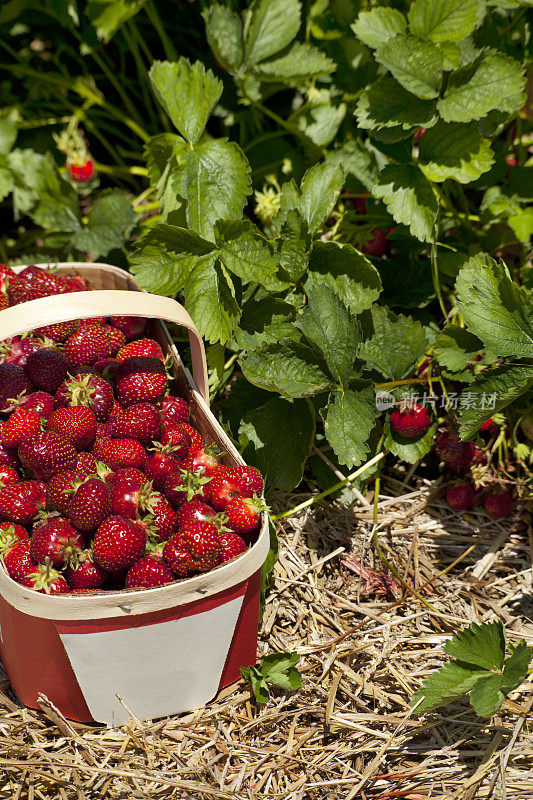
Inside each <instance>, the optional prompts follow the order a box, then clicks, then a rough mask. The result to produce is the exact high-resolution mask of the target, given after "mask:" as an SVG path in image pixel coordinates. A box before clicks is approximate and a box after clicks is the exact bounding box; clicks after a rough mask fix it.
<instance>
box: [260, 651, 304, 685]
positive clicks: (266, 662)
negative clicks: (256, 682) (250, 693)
mask: <svg viewBox="0 0 533 800" xmlns="http://www.w3.org/2000/svg"><path fill="white" fill-rule="evenodd" d="M299 660H300V656H299V655H298V653H295V652H292V653H271V654H269V655H267V656H264V657H263V659H262V660H261V674H262V675H263V677H264V678H265V680H266V681H268V683H273V684H274V685H275V686H279V687H281V688H282V689H299V688H300V686H301V685H302V676H301V675H300V672H299V671H298V670H297V669H296V667H295V664H297V663H298V661H299Z"/></svg>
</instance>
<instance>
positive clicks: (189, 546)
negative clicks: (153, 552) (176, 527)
mask: <svg viewBox="0 0 533 800" xmlns="http://www.w3.org/2000/svg"><path fill="white" fill-rule="evenodd" d="M179 537H180V539H181V541H182V542H183V544H184V546H185V549H186V550H187V551H188V552H189V553H190V555H191V556H192V558H193V560H194V563H195V566H196V569H197V570H199V571H200V572H207V570H210V569H212V568H213V567H216V566H217V564H220V562H221V561H222V544H221V542H220V536H219V533H218V529H217V527H216V525H213V523H212V522H190V523H188V524H186V525H182V526H181V528H180V531H179ZM171 541H172V540H171ZM164 553H165V551H164V550H163V557H164ZM167 563H168V562H167ZM169 566H170V568H171V569H172V566H171V565H170V564H169Z"/></svg>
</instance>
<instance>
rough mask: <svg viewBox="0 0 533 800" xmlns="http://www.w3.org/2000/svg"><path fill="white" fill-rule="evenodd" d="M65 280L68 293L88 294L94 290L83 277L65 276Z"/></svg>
mask: <svg viewBox="0 0 533 800" xmlns="http://www.w3.org/2000/svg"><path fill="white" fill-rule="evenodd" d="M63 280H64V281H65V283H66V285H67V292H86V291H88V290H89V289H92V288H93V287H92V286H91V284H90V283H89V281H88V280H86V278H82V276H81V275H64V276H63Z"/></svg>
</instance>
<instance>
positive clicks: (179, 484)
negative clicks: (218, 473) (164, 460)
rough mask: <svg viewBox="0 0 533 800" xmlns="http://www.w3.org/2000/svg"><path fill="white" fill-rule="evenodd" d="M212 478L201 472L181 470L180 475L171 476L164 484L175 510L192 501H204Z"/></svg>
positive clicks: (166, 493) (164, 489) (165, 491)
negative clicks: (207, 486)
mask: <svg viewBox="0 0 533 800" xmlns="http://www.w3.org/2000/svg"><path fill="white" fill-rule="evenodd" d="M210 480H211V478H208V477H207V476H205V475H202V473H201V472H191V471H189V470H184V469H182V470H180V472H179V474H178V475H171V476H170V477H168V478H166V479H165V481H164V483H163V491H164V493H165V495H166V497H167V498H168V499H169V500H170V502H171V503H172V505H173V506H174V508H179V506H181V505H183V503H186V502H190V501H191V500H202V499H205V496H206V484H207V483H209V481H210Z"/></svg>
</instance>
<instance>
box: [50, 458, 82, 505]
mask: <svg viewBox="0 0 533 800" xmlns="http://www.w3.org/2000/svg"><path fill="white" fill-rule="evenodd" d="M79 478H80V476H79V475H78V473H77V472H76V470H74V469H69V470H65V472H59V473H58V474H57V475H54V477H53V478H51V479H50V480H49V481H48V483H47V484H46V508H47V509H48V510H49V511H59V512H60V513H61V514H64V515H65V516H66V514H67V508H68V504H69V501H70V498H71V497H72V495H73V494H74V491H75V486H76V484H77V483H78V482H79Z"/></svg>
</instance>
